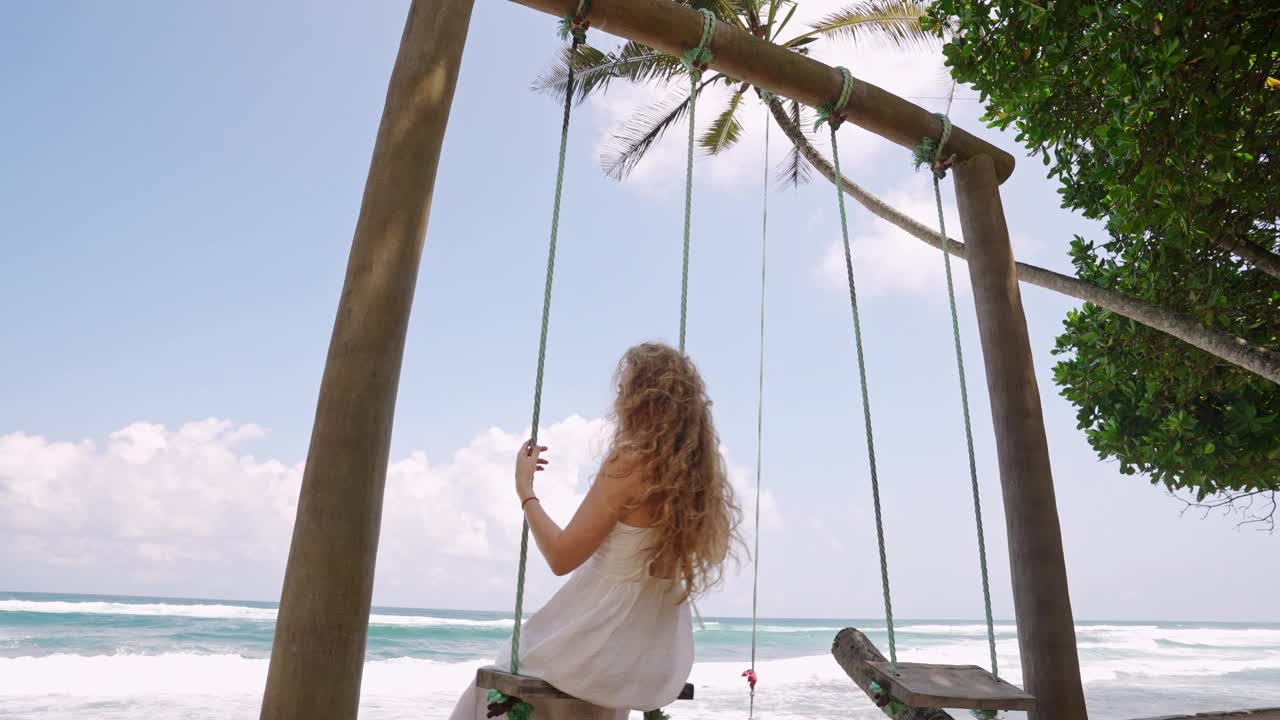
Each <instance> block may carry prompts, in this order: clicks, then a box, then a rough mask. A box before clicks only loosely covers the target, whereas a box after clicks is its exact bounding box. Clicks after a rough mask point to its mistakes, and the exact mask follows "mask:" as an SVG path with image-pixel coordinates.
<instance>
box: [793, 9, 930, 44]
mask: <svg viewBox="0 0 1280 720" xmlns="http://www.w3.org/2000/svg"><path fill="white" fill-rule="evenodd" d="M929 4H930V3H929V1H928V0H861V1H860V2H855V3H853V4H852V5H847V6H845V7H843V8H841V9H839V10H837V11H835V12H833V13H831V14H830V15H827V16H826V17H824V18H822V19H821V20H819V21H818V22H816V23H814V24H813V25H812V26H811V27H812V31H811V32H810V33H809V35H814V34H816V35H822V36H824V37H827V38H829V39H832V40H850V41H852V42H855V43H859V42H865V41H868V40H878V41H881V42H883V43H886V44H889V45H892V46H894V47H898V48H928V47H934V46H936V45H937V44H938V42H939V37H938V35H937V34H935V33H932V32H929V31H927V30H924V29H923V28H921V27H920V18H921V17H923V16H924V13H925V10H926V9H927V8H928V6H929ZM802 37H803V36H802ZM797 39H799V38H797Z"/></svg>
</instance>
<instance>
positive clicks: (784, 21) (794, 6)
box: [769, 2, 800, 40]
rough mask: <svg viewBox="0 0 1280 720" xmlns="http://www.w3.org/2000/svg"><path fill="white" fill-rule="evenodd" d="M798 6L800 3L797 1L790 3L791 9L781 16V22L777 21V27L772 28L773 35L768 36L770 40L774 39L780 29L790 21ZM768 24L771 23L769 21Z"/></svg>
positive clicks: (780, 31)
mask: <svg viewBox="0 0 1280 720" xmlns="http://www.w3.org/2000/svg"><path fill="white" fill-rule="evenodd" d="M799 7H800V3H797V2H792V3H791V9H790V10H788V11H787V14H786V16H785V17H783V18H782V22H780V23H778V27H776V28H774V30H773V37H771V38H769V39H770V40H775V39H776V38H777V37H778V36H779V35H781V34H782V31H783V30H784V29H786V27H787V23H789V22H791V18H793V17H795V15H796V10H797V9H799ZM769 24H770V25H772V24H773V23H772V22H770V23H769Z"/></svg>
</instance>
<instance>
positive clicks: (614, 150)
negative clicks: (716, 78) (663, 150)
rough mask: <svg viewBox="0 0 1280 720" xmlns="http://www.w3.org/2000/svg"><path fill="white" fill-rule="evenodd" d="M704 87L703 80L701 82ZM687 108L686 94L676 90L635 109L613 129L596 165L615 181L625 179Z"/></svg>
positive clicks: (687, 97)
mask: <svg viewBox="0 0 1280 720" xmlns="http://www.w3.org/2000/svg"><path fill="white" fill-rule="evenodd" d="M705 86H706V82H704V83H703V87H705ZM699 90H701V88H699ZM688 111H689V93H687V92H683V91H677V92H674V93H672V94H671V95H669V96H667V98H666V99H664V100H662V101H661V102H658V103H656V104H654V105H650V106H649V107H647V108H644V109H643V110H640V111H639V112H637V113H636V114H635V115H634V116H632V117H631V119H629V120H627V121H626V122H625V123H623V125H622V127H621V128H619V129H618V130H617V131H615V132H614V134H613V137H612V138H610V139H609V144H608V146H607V147H605V150H604V153H603V154H601V156H600V167H601V168H602V169H603V170H604V174H605V175H608V176H609V177H611V178H613V179H614V180H618V181H621V180H624V179H626V177H627V175H629V174H631V171H632V170H634V169H635V167H636V164H637V163H639V162H640V160H641V159H642V158H644V156H645V153H647V152H649V148H651V147H653V144H654V143H656V142H657V141H658V140H660V139H661V138H662V136H663V135H664V134H666V132H667V130H669V129H670V128H671V126H672V125H674V124H676V123H677V122H679V121H680V119H681V118H683V117H684V116H685V113H686V112H688Z"/></svg>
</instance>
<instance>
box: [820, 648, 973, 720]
mask: <svg viewBox="0 0 1280 720" xmlns="http://www.w3.org/2000/svg"><path fill="white" fill-rule="evenodd" d="M831 655H832V656H833V657H835V659H836V662H837V663H839V664H840V667H841V668H842V669H843V670H844V672H845V674H846V675H848V676H849V679H850V680H853V683H854V684H855V685H857V686H858V687H859V688H862V692H864V693H866V694H867V697H871V696H873V695H874V693H872V692H871V682H872V680H874V679H875V678H873V677H871V674H870V673H869V672H868V670H869V669H870V666H869V663H872V662H883V661H884V660H885V657H884V655H883V654H881V652H880V649H879V648H877V647H876V646H875V644H874V643H872V642H871V640H870V639H868V638H867V636H866V635H863V634H862V633H861V632H859V631H858V630H855V629H854V628H845V629H844V630H841V631H840V632H839V633H838V634H836V639H835V640H834V641H833V642H832V643H831ZM897 720H955V718H954V717H953V716H952V715H951V714H950V713H948V712H946V711H945V710H940V709H938V708H907V710H906V711H905V712H903V714H901V715H899V716H898V718H897Z"/></svg>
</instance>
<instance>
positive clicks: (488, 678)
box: [476, 667, 693, 700]
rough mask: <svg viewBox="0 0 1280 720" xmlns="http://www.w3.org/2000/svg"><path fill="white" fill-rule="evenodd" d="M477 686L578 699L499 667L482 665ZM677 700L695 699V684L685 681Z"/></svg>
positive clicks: (531, 695)
mask: <svg viewBox="0 0 1280 720" xmlns="http://www.w3.org/2000/svg"><path fill="white" fill-rule="evenodd" d="M476 687H478V688H483V689H485V690H497V691H498V692H500V693H502V694H503V695H506V696H507V697H518V698H520V699H521V700H532V699H535V698H536V699H539V700H577V698H575V697H574V696H572V695H570V694H568V693H566V692H563V691H561V690H558V689H557V688H555V687H553V686H552V685H551V684H550V683H548V682H547V681H546V680H543V679H541V678H536V677H529V676H528V675H516V674H514V673H509V672H507V671H506V670H500V669H499V668H497V667H482V668H480V669H479V670H476ZM676 699H677V700H692V699H693V684H692V683H685V685H684V689H683V690H681V691H680V697H678V698H676Z"/></svg>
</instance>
